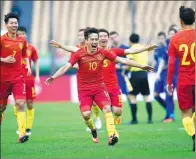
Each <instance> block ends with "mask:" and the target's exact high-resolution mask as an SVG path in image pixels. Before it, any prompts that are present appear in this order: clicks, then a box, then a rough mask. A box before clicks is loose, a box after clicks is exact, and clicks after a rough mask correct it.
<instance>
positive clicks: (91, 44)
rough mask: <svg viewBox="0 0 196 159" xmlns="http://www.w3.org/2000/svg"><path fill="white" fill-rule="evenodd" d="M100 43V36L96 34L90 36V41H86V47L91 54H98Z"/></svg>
mask: <svg viewBox="0 0 196 159" xmlns="http://www.w3.org/2000/svg"><path fill="white" fill-rule="evenodd" d="M98 42H99V36H98V34H96V33H92V34H90V35H89V37H88V40H86V45H87V47H88V49H89V50H90V51H91V52H96V51H97V47H98Z"/></svg>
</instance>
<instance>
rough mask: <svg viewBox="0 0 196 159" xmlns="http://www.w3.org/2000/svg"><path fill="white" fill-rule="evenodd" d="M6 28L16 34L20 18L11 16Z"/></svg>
mask: <svg viewBox="0 0 196 159" xmlns="http://www.w3.org/2000/svg"><path fill="white" fill-rule="evenodd" d="M6 28H7V30H8V32H9V33H12V34H15V33H16V32H17V29H18V20H17V19H16V18H9V20H8V23H7V24H6Z"/></svg>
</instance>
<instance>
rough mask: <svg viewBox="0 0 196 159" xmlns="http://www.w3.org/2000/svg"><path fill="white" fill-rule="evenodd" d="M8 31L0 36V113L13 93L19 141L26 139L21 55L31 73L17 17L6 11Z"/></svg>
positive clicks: (5, 19)
mask: <svg viewBox="0 0 196 159" xmlns="http://www.w3.org/2000/svg"><path fill="white" fill-rule="evenodd" d="M4 21H5V24H6V27H7V30H8V32H7V33H6V34H4V35H3V36H1V45H0V46H1V55H0V57H1V63H0V69H1V71H0V76H1V77H0V78H1V79H0V111H1V112H0V113H1V114H0V115H1V120H2V114H3V112H4V111H5V109H6V106H7V100H8V96H9V95H10V94H11V93H13V95H14V98H15V101H16V107H17V109H18V114H17V121H18V127H19V131H20V132H19V140H18V142H19V143H23V142H25V141H27V140H28V136H26V134H25V133H26V113H25V109H24V104H25V98H26V92H25V91H26V89H25V82H24V80H23V73H22V64H21V61H22V57H23V58H24V59H25V63H26V68H27V75H30V74H31V69H30V65H29V61H28V58H27V56H26V50H27V49H26V45H27V42H26V40H25V39H24V38H21V37H19V36H18V35H17V34H16V32H17V29H18V21H19V17H18V15H17V14H15V13H8V14H7V15H5V18H4Z"/></svg>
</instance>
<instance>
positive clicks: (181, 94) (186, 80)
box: [167, 6, 195, 151]
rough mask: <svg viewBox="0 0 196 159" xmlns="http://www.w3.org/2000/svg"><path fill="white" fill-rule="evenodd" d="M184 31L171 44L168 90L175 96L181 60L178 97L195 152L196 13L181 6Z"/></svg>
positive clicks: (183, 121) (175, 36)
mask: <svg viewBox="0 0 196 159" xmlns="http://www.w3.org/2000/svg"><path fill="white" fill-rule="evenodd" d="M179 16H180V23H181V27H182V30H181V31H179V32H178V33H176V34H175V35H174V36H173V37H172V39H171V41H170V44H169V49H168V51H169V53H168V54H169V61H168V79H167V90H168V92H169V93H170V94H171V95H172V94H173V83H172V79H173V75H174V72H175V62H176V58H178V59H179V71H178V84H177V96H178V103H179V108H180V110H181V114H182V123H183V125H184V128H185V131H186V132H187V133H188V135H189V136H191V137H192V139H193V151H195V126H194V122H195V118H194V121H193V119H192V116H193V113H195V110H194V109H195V29H194V25H193V24H194V22H195V11H194V10H193V9H192V8H186V7H184V6H181V7H180V9H179Z"/></svg>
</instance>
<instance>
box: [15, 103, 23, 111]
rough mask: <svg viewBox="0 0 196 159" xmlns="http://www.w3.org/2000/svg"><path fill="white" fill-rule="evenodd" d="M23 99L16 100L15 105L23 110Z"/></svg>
mask: <svg viewBox="0 0 196 159" xmlns="http://www.w3.org/2000/svg"><path fill="white" fill-rule="evenodd" d="M24 105H25V100H16V106H17V107H18V110H20V111H24Z"/></svg>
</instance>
